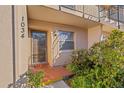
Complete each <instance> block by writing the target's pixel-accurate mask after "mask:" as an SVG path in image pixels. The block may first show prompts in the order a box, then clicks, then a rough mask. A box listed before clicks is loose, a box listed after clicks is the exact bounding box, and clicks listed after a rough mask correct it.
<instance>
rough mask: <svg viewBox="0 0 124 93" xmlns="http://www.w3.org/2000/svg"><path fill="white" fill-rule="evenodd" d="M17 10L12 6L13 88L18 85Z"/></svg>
mask: <svg viewBox="0 0 124 93" xmlns="http://www.w3.org/2000/svg"><path fill="white" fill-rule="evenodd" d="M15 52H16V51H15V9H14V5H12V56H13V57H12V60H13V87H14V88H15V84H16V58H15Z"/></svg>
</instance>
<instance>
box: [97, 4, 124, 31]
mask: <svg viewBox="0 0 124 93" xmlns="http://www.w3.org/2000/svg"><path fill="white" fill-rule="evenodd" d="M99 8H100V9H99V14H100V19H102V18H105V17H106V18H108V19H109V22H110V20H113V21H115V22H117V27H118V29H120V26H121V25H120V24H124V7H122V6H120V5H111V6H110V7H109V8H108V9H105V7H103V6H99Z"/></svg>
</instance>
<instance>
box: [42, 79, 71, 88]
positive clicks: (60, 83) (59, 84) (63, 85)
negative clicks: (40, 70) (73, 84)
mask: <svg viewBox="0 0 124 93" xmlns="http://www.w3.org/2000/svg"><path fill="white" fill-rule="evenodd" d="M44 88H69V86H68V85H67V84H66V83H65V82H64V81H63V80H60V81H57V82H55V83H53V84H50V85H47V86H44Z"/></svg>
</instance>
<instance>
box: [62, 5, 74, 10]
mask: <svg viewBox="0 0 124 93" xmlns="http://www.w3.org/2000/svg"><path fill="white" fill-rule="evenodd" d="M62 6H63V7H67V8H70V9H75V5H62Z"/></svg>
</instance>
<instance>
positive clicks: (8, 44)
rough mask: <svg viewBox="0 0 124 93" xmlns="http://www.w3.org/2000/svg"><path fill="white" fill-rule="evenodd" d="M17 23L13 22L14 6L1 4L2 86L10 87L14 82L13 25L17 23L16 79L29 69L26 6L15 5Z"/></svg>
mask: <svg viewBox="0 0 124 93" xmlns="http://www.w3.org/2000/svg"><path fill="white" fill-rule="evenodd" d="M14 9H15V11H14V12H15V14H14V16H15V17H14V19H15V24H12V6H0V12H1V14H0V17H1V22H0V28H1V32H0V33H1V34H0V75H1V77H0V87H8V85H9V84H12V83H13V59H12V58H13V52H12V51H13V47H12V46H13V45H12V44H13V43H12V25H15V51H16V54H15V55H16V56H15V59H16V80H18V79H20V76H21V75H22V74H24V73H25V72H26V71H27V69H28V59H29V57H30V51H29V46H30V45H29V44H28V43H29V39H28V29H27V28H28V26H27V11H26V6H14ZM22 16H23V17H24V20H23V22H24V24H25V26H24V30H25V31H24V35H25V37H24V38H23V39H22V38H21V37H20V36H21V34H22V32H21V31H22V27H21V23H22Z"/></svg>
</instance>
